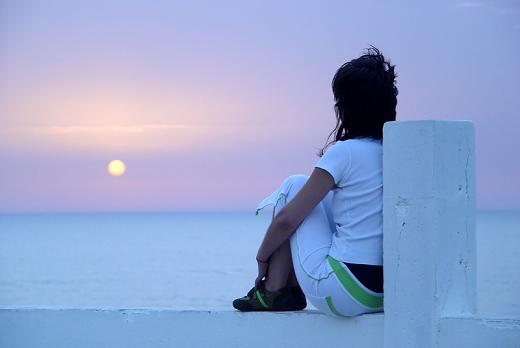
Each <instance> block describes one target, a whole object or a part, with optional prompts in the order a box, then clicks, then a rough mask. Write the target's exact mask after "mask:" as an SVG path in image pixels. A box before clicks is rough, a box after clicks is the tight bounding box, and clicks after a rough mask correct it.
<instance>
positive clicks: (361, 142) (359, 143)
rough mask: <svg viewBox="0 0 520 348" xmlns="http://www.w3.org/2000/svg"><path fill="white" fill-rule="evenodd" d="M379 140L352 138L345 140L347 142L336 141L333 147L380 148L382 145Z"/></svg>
mask: <svg viewBox="0 0 520 348" xmlns="http://www.w3.org/2000/svg"><path fill="white" fill-rule="evenodd" d="M382 143H383V142H382V140H381V139H374V138H353V139H347V140H338V141H336V142H335V143H334V144H333V145H334V146H337V147H350V148H355V147H366V146H374V145H375V146H381V145H382Z"/></svg>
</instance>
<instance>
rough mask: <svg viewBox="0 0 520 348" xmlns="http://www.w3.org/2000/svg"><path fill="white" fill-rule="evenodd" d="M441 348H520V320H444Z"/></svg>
mask: <svg viewBox="0 0 520 348" xmlns="http://www.w3.org/2000/svg"><path fill="white" fill-rule="evenodd" d="M439 330H440V332H439V347H452V346H453V345H454V342H456V346H457V347H461V348H462V347H468V348H470V347H471V348H473V347H520V319H498V318H493V319H491V318H479V317H467V318H464V317H460V318H442V319H441V320H440V323H439Z"/></svg>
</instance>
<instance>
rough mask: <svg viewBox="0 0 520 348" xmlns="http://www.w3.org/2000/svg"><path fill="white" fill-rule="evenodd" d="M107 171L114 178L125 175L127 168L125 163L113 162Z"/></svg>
mask: <svg viewBox="0 0 520 348" xmlns="http://www.w3.org/2000/svg"><path fill="white" fill-rule="evenodd" d="M107 170H108V172H109V173H110V175H112V176H121V175H123V174H124V173H125V171H126V166H125V164H124V163H123V161H120V160H113V161H111V162H110V163H109V164H108V167H107Z"/></svg>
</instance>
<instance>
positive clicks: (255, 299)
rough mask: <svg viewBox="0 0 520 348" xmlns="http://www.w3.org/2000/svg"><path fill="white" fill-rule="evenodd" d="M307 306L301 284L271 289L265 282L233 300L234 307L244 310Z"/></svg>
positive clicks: (277, 309) (293, 309)
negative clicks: (266, 286)
mask: <svg viewBox="0 0 520 348" xmlns="http://www.w3.org/2000/svg"><path fill="white" fill-rule="evenodd" d="M306 306H307V301H306V300H305V295H304V294H303V292H302V290H301V289H300V287H299V286H293V287H288V286H286V287H284V288H281V289H280V290H277V291H269V290H267V289H266V288H265V283H264V282H261V283H260V284H259V286H258V287H253V288H252V289H251V290H249V292H248V293H247V295H246V296H244V297H241V298H237V299H236V300H234V301H233V307H234V308H235V309H238V310H239V311H242V312H257V311H276V312H278V311H299V310H302V309H304V308H305V307H306Z"/></svg>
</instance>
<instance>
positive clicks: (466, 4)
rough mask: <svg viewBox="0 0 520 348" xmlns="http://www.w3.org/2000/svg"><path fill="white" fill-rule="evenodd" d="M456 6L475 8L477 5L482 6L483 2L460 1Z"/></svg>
mask: <svg viewBox="0 0 520 348" xmlns="http://www.w3.org/2000/svg"><path fill="white" fill-rule="evenodd" d="M455 6H457V7H464V8H475V7H482V6H483V4H482V3H481V2H477V1H462V2H458V3H457V4H456V5H455Z"/></svg>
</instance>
